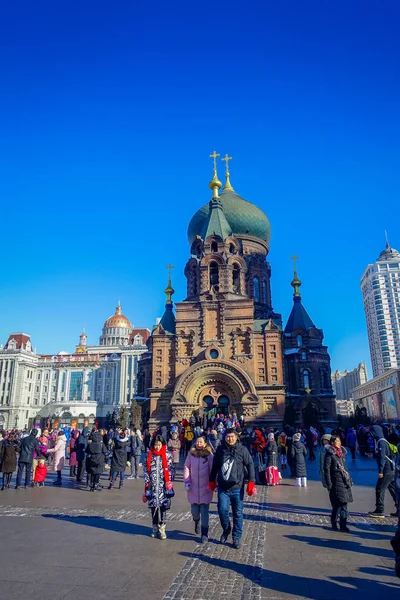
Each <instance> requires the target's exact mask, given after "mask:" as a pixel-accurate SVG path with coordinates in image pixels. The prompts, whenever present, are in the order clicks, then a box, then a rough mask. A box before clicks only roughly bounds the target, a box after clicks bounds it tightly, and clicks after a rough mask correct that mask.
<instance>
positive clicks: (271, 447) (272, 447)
mask: <svg viewBox="0 0 400 600" xmlns="http://www.w3.org/2000/svg"><path fill="white" fill-rule="evenodd" d="M265 460H266V466H267V467H277V466H278V446H277V443H276V442H274V441H270V442H267V445H266V447H265Z"/></svg>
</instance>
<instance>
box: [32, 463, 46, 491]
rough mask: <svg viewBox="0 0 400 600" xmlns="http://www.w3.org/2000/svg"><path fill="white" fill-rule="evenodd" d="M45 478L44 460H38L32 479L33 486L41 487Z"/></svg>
mask: <svg viewBox="0 0 400 600" xmlns="http://www.w3.org/2000/svg"><path fill="white" fill-rule="evenodd" d="M46 477H47V467H46V464H45V460H44V458H39V459H38V463H37V465H36V469H35V475H34V478H33V485H36V487H43V486H44V482H45V479H46Z"/></svg>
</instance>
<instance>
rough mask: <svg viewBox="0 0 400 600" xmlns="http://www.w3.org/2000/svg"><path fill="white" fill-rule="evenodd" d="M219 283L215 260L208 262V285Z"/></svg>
mask: <svg viewBox="0 0 400 600" xmlns="http://www.w3.org/2000/svg"><path fill="white" fill-rule="evenodd" d="M213 243H214V242H213ZM218 284H219V275H218V265H217V263H216V262H211V263H210V287H212V286H213V285H218Z"/></svg>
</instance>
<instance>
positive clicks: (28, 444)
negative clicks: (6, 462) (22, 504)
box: [15, 429, 41, 490]
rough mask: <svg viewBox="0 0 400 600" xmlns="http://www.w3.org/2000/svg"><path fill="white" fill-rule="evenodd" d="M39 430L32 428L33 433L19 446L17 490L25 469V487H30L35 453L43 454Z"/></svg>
mask: <svg viewBox="0 0 400 600" xmlns="http://www.w3.org/2000/svg"><path fill="white" fill-rule="evenodd" d="M37 434H38V430H37V429H32V431H31V433H30V434H29V435H28V436H26V437H24V438H23V439H22V440H21V443H20V446H19V461H18V473H17V481H16V485H15V489H16V490H17V489H18V488H19V487H20V485H21V481H22V476H23V473H24V469H25V487H26V488H27V487H29V485H30V482H31V473H32V462H33V453H34V452H35V451H36V454H37V456H41V453H40V448H39V440H38V439H37V437H36V436H37Z"/></svg>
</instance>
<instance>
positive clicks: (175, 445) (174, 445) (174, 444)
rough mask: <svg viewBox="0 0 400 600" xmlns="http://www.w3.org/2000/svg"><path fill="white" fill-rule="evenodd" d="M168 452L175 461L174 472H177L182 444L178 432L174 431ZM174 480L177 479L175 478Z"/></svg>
mask: <svg viewBox="0 0 400 600" xmlns="http://www.w3.org/2000/svg"><path fill="white" fill-rule="evenodd" d="M168 450H169V452H170V454H171V455H172V460H173V461H174V472H176V469H177V466H178V465H179V458H180V450H181V442H180V441H179V438H178V433H177V432H176V431H174V433H173V434H172V438H171V439H170V440H169V442H168ZM173 479H175V477H174V478H173Z"/></svg>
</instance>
